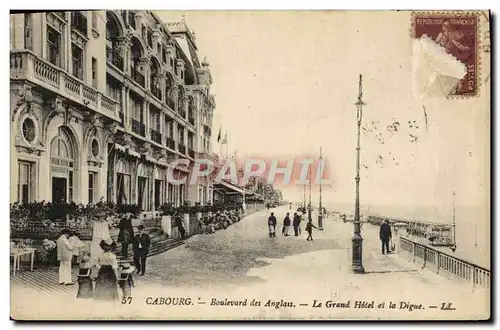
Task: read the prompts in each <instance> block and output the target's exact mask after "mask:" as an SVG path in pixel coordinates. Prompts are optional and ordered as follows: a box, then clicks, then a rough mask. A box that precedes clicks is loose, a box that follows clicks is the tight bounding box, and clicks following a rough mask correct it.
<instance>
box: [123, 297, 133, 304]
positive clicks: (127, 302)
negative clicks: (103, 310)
mask: <svg viewBox="0 0 500 330" xmlns="http://www.w3.org/2000/svg"><path fill="white" fill-rule="evenodd" d="M131 303H132V297H123V298H122V305H126V304H128V305H130V304H131Z"/></svg>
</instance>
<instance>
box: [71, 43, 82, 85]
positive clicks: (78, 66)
mask: <svg viewBox="0 0 500 330" xmlns="http://www.w3.org/2000/svg"><path fill="white" fill-rule="evenodd" d="M71 59H72V61H73V76H75V77H77V78H78V79H80V80H83V50H82V49H81V48H80V47H78V46H77V45H75V44H71Z"/></svg>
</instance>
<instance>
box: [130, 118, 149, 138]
mask: <svg viewBox="0 0 500 330" xmlns="http://www.w3.org/2000/svg"><path fill="white" fill-rule="evenodd" d="M130 125H131V126H132V132H134V133H135V134H139V135H140V136H144V137H146V127H145V126H144V124H143V123H141V122H140V121H138V120H135V119H133V118H130Z"/></svg>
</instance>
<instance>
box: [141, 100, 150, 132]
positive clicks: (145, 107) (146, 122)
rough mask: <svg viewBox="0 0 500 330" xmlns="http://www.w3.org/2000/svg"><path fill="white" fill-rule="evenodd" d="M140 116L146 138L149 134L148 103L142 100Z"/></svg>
mask: <svg viewBox="0 0 500 330" xmlns="http://www.w3.org/2000/svg"><path fill="white" fill-rule="evenodd" d="M142 114H143V118H142V123H143V124H144V130H145V133H146V137H147V136H148V134H149V128H150V125H149V121H150V118H149V102H148V101H147V100H146V99H144V103H143V112H142Z"/></svg>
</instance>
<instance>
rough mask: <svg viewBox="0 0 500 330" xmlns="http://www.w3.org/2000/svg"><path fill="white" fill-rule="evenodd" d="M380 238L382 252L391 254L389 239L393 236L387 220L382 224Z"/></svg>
mask: <svg viewBox="0 0 500 330" xmlns="http://www.w3.org/2000/svg"><path fill="white" fill-rule="evenodd" d="M379 236H380V240H381V241H382V254H386V253H387V254H389V253H390V250H389V241H390V240H391V238H392V232H391V226H390V225H389V222H388V221H387V220H384V222H382V224H381V225H380V231H379Z"/></svg>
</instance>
